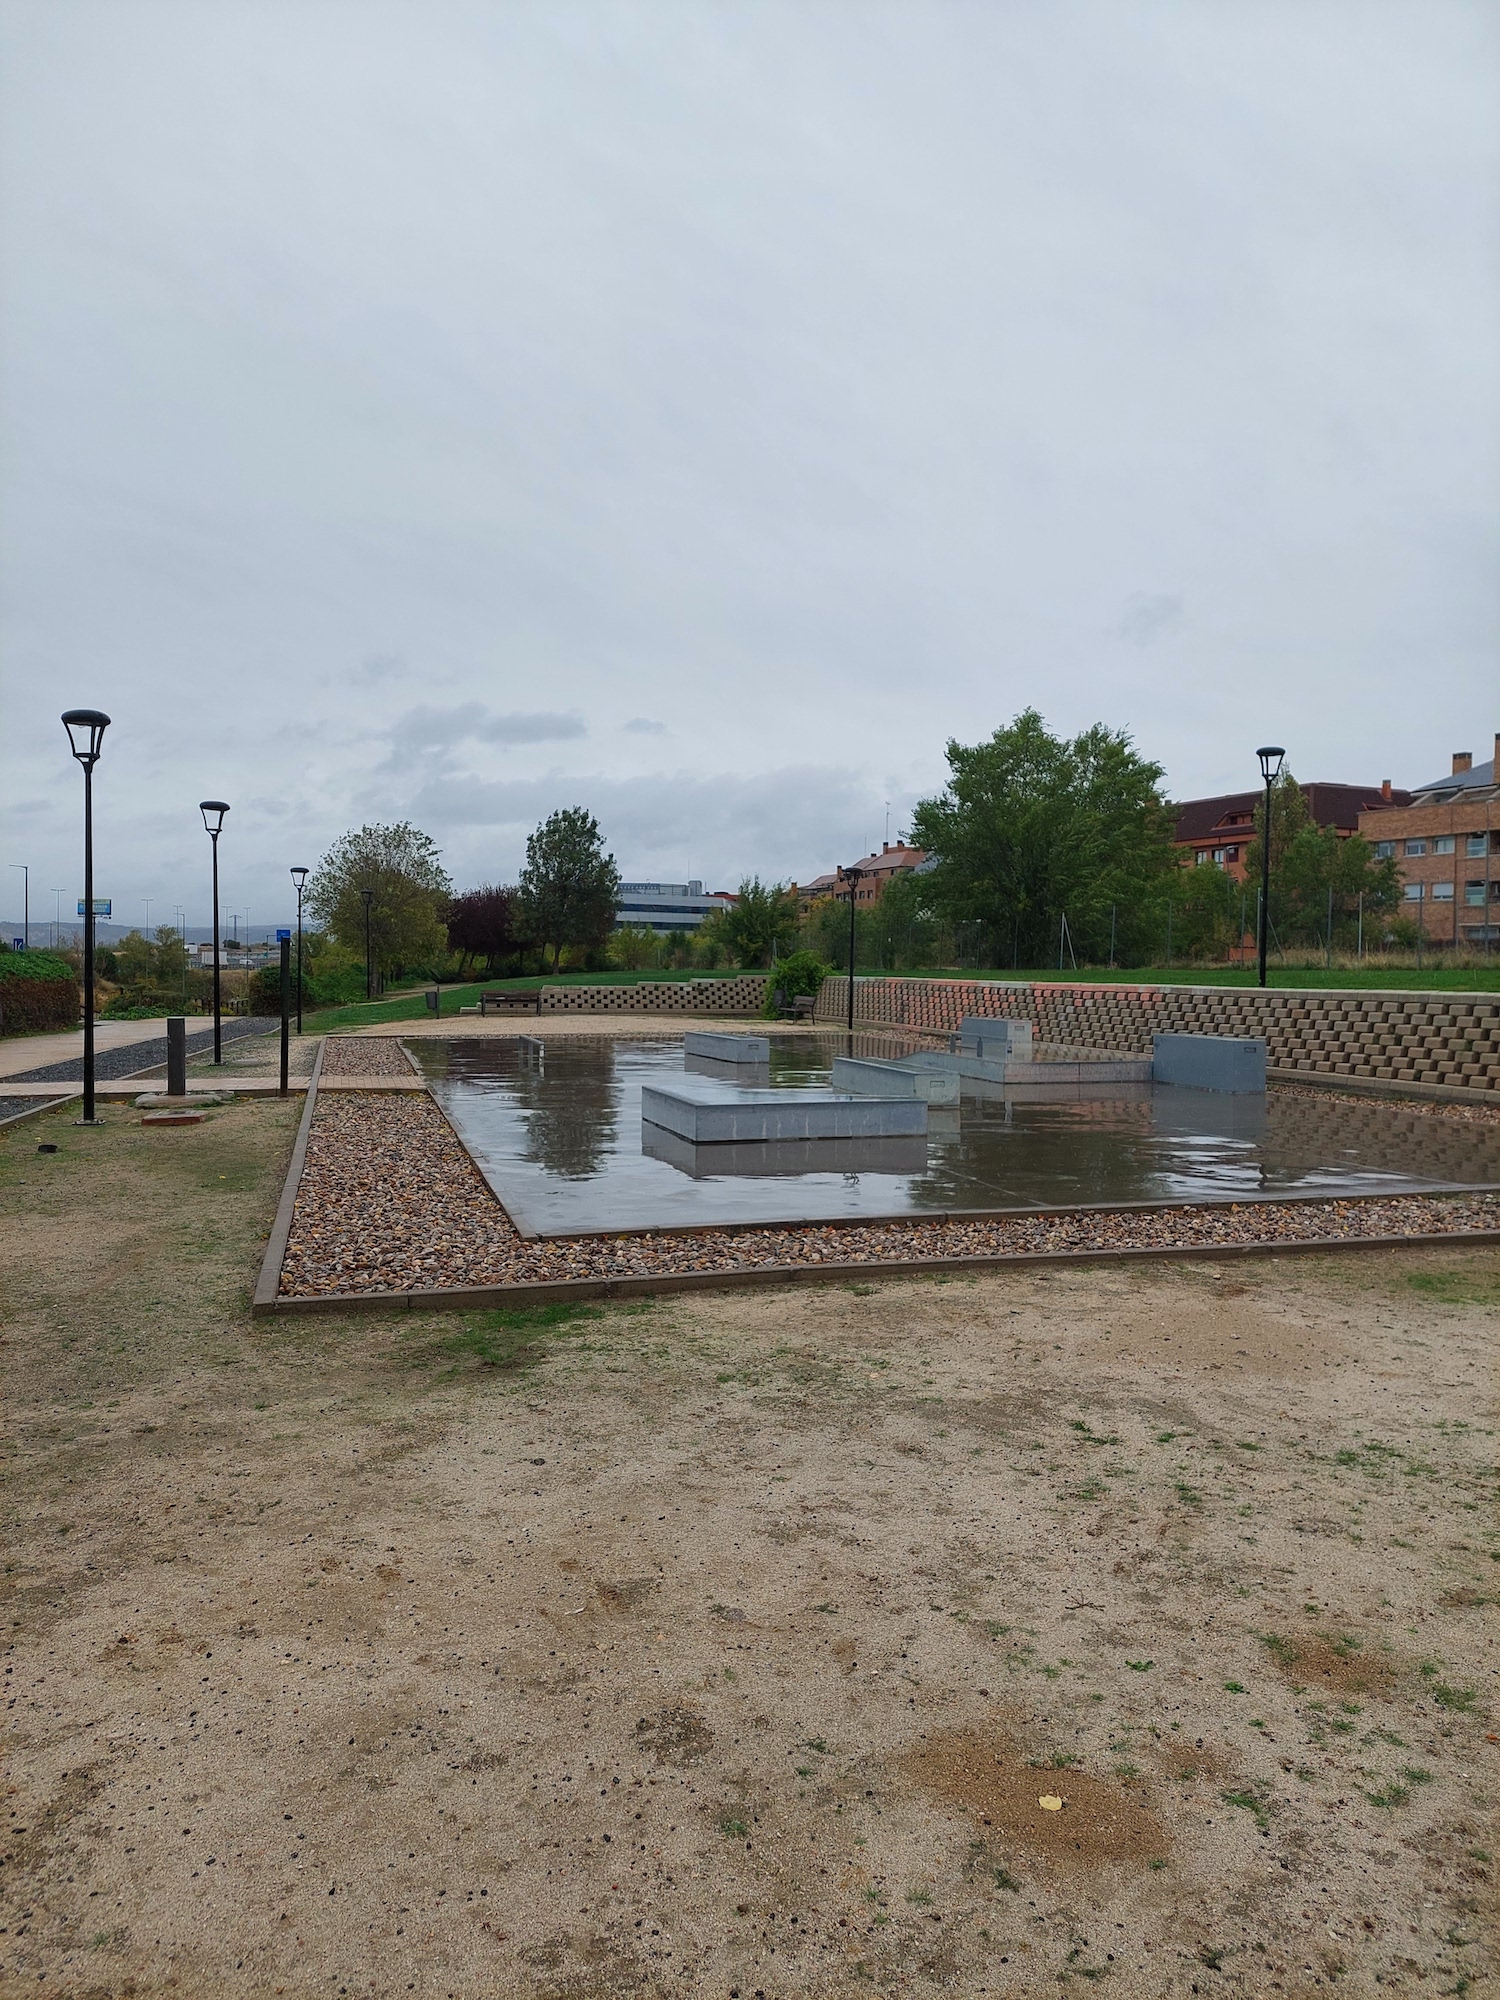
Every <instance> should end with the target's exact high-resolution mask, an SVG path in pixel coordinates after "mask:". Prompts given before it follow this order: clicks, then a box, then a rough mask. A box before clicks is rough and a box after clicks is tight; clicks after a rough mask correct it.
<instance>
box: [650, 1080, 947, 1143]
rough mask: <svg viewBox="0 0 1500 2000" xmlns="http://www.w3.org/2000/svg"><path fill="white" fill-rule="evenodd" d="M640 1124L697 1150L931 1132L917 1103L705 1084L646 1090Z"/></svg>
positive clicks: (923, 1108) (658, 1086) (914, 1100)
mask: <svg viewBox="0 0 1500 2000" xmlns="http://www.w3.org/2000/svg"><path fill="white" fill-rule="evenodd" d="M641 1120H642V1123H643V1124H646V1125H659V1126H660V1127H661V1128H662V1129H663V1131H667V1132H675V1133H676V1134H677V1136H678V1138H679V1139H686V1140H688V1141H689V1142H690V1143H691V1144H693V1145H695V1146H703V1145H730V1144H734V1145H742V1144H746V1143H760V1142H764V1141H767V1140H776V1141H782V1140H787V1139H882V1138H895V1137H897V1136H899V1135H901V1134H912V1133H925V1132H926V1130H927V1106H926V1105H925V1104H924V1103H923V1102H922V1100H921V1099H920V1098H918V1097H904V1098H870V1097H863V1098H858V1097H834V1096H832V1095H831V1094H830V1093H829V1092H827V1091H823V1090H736V1089H734V1088H733V1087H732V1086H731V1085H726V1084H721V1083H711V1082H709V1080H708V1079H707V1078H706V1077H705V1078H701V1079H700V1078H696V1077H684V1078H683V1080H682V1082H681V1083H680V1084H678V1083H674V1084H646V1085H643V1086H642V1089H641Z"/></svg>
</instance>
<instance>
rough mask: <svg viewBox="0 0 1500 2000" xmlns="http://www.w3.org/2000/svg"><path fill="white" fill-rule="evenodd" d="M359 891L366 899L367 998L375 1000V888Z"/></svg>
mask: <svg viewBox="0 0 1500 2000" xmlns="http://www.w3.org/2000/svg"><path fill="white" fill-rule="evenodd" d="M359 893H360V894H361V895H362V896H363V897H364V899H365V998H366V999H367V1000H373V999H374V997H375V980H374V961H373V960H372V959H371V957H370V905H371V903H373V902H374V900H375V891H374V890H373V889H361V890H360V892H359Z"/></svg>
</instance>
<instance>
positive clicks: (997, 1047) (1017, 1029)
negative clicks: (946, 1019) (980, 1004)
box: [958, 1014, 1033, 1062]
mask: <svg viewBox="0 0 1500 2000" xmlns="http://www.w3.org/2000/svg"><path fill="white" fill-rule="evenodd" d="M958 1046H959V1049H960V1051H961V1052H962V1053H963V1054H965V1055H975V1056H982V1057H989V1058H990V1059H991V1060H994V1061H999V1062H1005V1061H1007V1060H1010V1061H1013V1062H1025V1061H1026V1059H1027V1057H1028V1056H1029V1055H1030V1054H1031V1052H1032V1046H1033V1045H1032V1034H1031V1023H1030V1021H1015V1020H1012V1019H1011V1018H1010V1017H1009V1016H1008V1015H1002V1016H999V1017H997V1018H996V1019H994V1020H990V1019H989V1018H987V1017H986V1016H985V1015H983V1014H965V1015H964V1017H963V1019H962V1020H961V1021H960V1022H959V1024H958Z"/></svg>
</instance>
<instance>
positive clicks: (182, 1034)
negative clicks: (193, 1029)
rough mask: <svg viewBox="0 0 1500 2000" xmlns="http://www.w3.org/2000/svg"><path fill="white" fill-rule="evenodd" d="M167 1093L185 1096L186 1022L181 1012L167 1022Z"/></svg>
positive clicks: (172, 1095) (174, 1095)
mask: <svg viewBox="0 0 1500 2000" xmlns="http://www.w3.org/2000/svg"><path fill="white" fill-rule="evenodd" d="M167 1095H168V1097H186V1096H187V1022H186V1021H185V1020H184V1019H183V1017H182V1015H181V1014H174V1015H172V1016H171V1018H170V1019H169V1020H168V1022H167Z"/></svg>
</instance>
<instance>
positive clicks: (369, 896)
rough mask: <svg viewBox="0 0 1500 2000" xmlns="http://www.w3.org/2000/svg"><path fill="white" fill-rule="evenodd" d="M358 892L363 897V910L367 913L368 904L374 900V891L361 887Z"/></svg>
mask: <svg viewBox="0 0 1500 2000" xmlns="http://www.w3.org/2000/svg"><path fill="white" fill-rule="evenodd" d="M359 893H360V894H361V895H362V896H363V897H364V899H365V911H366V913H367V914H368V912H369V908H370V905H371V903H373V902H374V900H375V891H374V890H373V889H361V890H360V892H359Z"/></svg>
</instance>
